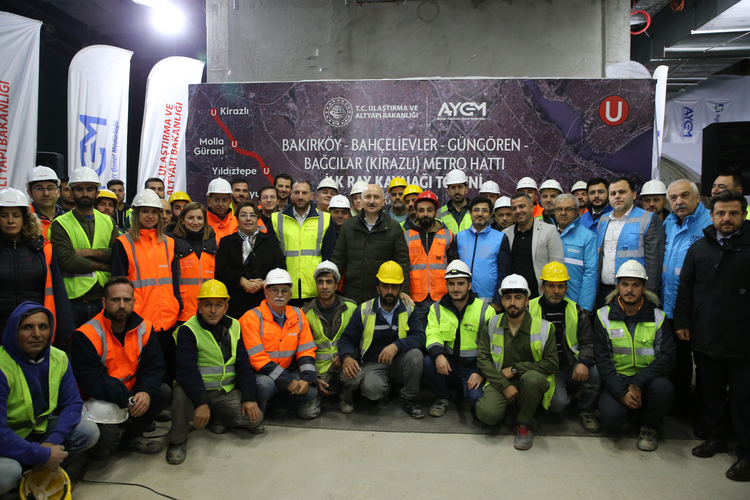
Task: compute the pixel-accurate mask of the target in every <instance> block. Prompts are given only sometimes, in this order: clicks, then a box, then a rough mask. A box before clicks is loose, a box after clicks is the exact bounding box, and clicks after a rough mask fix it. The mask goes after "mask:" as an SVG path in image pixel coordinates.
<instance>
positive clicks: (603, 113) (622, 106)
mask: <svg viewBox="0 0 750 500" xmlns="http://www.w3.org/2000/svg"><path fill="white" fill-rule="evenodd" d="M629 112H630V108H629V107H628V102H627V101H626V100H625V99H623V98H622V97H620V96H616V95H611V96H609V97H607V98H606V99H604V100H603V101H602V103H601V104H600V105H599V118H601V119H602V121H603V122H604V123H605V124H607V125H609V126H611V127H614V126H615V125H619V124H621V123H622V122H624V121H625V120H627V118H628V113H629Z"/></svg>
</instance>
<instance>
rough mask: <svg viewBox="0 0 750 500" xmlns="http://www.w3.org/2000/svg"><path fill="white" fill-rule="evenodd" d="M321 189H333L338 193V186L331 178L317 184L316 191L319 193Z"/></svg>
mask: <svg viewBox="0 0 750 500" xmlns="http://www.w3.org/2000/svg"><path fill="white" fill-rule="evenodd" d="M323 188H331V189H335V190H336V192H337V193H338V192H339V185H338V184H336V179H334V178H333V177H326V178H325V179H323V180H322V181H320V183H318V189H317V190H318V191H320V190H321V189H323Z"/></svg>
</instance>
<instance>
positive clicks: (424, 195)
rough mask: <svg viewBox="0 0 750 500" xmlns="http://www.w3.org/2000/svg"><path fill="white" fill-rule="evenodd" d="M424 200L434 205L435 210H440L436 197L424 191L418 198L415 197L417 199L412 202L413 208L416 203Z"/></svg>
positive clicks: (430, 192)
mask: <svg viewBox="0 0 750 500" xmlns="http://www.w3.org/2000/svg"><path fill="white" fill-rule="evenodd" d="M424 200H427V201H431V202H432V203H434V204H435V208H440V202H439V201H438V197H437V195H436V194H435V193H433V192H432V191H424V192H422V193H421V194H420V195H419V196H417V199H416V200H414V206H415V207H416V206H417V203H419V202H420V201H424Z"/></svg>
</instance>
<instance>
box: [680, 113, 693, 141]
mask: <svg viewBox="0 0 750 500" xmlns="http://www.w3.org/2000/svg"><path fill="white" fill-rule="evenodd" d="M694 114H695V113H694V111H693V110H692V109H690V108H688V107H687V106H683V107H682V137H693V115H694Z"/></svg>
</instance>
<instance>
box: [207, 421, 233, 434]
mask: <svg viewBox="0 0 750 500" xmlns="http://www.w3.org/2000/svg"><path fill="white" fill-rule="evenodd" d="M208 430H209V431H211V432H212V433H213V434H226V433H227V432H229V427H227V426H226V425H222V424H217V423H215V422H209V423H208Z"/></svg>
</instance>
